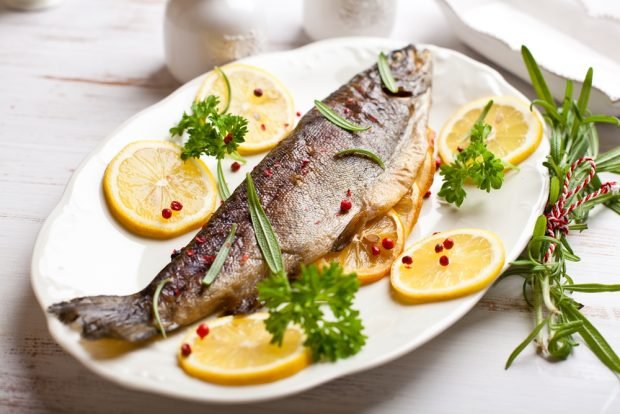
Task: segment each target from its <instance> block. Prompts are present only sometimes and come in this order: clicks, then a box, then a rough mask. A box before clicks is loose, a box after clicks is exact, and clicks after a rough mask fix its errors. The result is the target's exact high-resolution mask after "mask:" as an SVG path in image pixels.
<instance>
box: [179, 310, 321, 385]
mask: <svg viewBox="0 0 620 414" xmlns="http://www.w3.org/2000/svg"><path fill="white" fill-rule="evenodd" d="M267 316H268V314H267V313H257V314H253V315H248V316H225V317H223V318H218V319H215V320H213V321H210V322H208V324H207V326H208V334H207V335H206V336H204V337H202V338H201V336H200V335H199V333H200V327H198V328H197V329H195V330H193V331H192V332H190V333H189V334H188V335H187V336H186V337H185V339H184V340H183V343H182V345H181V347H180V348H179V352H178V360H179V364H180V365H181V367H182V368H183V369H184V370H185V372H187V373H188V374H189V375H191V376H194V377H197V378H200V379H203V380H205V381H209V382H214V383H217V384H226V385H246V384H261V383H265V382H272V381H276V380H279V379H282V378H285V377H288V376H291V375H293V374H295V373H296V372H298V371H300V370H301V369H303V368H304V367H306V366H307V365H308V364H309V363H310V361H311V359H310V358H311V356H310V353H309V351H308V350H307V348H305V347H304V345H303V342H304V340H305V337H304V334H303V331H302V330H301V328H299V327H298V326H296V325H289V327H288V328H287V330H286V332H285V333H284V339H283V341H282V346H278V345H274V344H271V343H270V341H271V334H270V333H269V332H268V331H267V330H266V329H265V324H264V320H265V319H266V318H267ZM203 333H204V330H203Z"/></svg>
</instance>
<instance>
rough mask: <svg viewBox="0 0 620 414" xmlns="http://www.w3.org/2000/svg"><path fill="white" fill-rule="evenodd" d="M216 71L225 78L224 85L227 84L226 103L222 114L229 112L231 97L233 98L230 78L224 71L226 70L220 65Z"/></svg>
mask: <svg viewBox="0 0 620 414" xmlns="http://www.w3.org/2000/svg"><path fill="white" fill-rule="evenodd" d="M215 71H216V72H217V73H218V74H219V75H220V76H221V77H222V79H223V80H224V85H225V86H226V105H224V109H222V112H220V113H221V114H225V113H226V112H228V108H229V107H230V99H231V98H232V95H231V89H230V81H229V80H228V76H226V73H224V71H223V70H222V69H221V68H220V67H219V66H216V67H215Z"/></svg>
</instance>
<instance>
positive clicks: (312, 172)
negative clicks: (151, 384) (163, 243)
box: [49, 46, 432, 342]
mask: <svg viewBox="0 0 620 414" xmlns="http://www.w3.org/2000/svg"><path fill="white" fill-rule="evenodd" d="M431 60H432V59H431V55H430V52H429V51H426V50H422V51H418V50H416V48H415V47H414V46H407V47H405V48H403V49H400V50H396V51H393V52H391V53H390V54H389V55H388V64H389V65H390V68H391V71H392V74H393V76H394V78H395V80H396V82H397V85H398V87H399V93H397V94H391V93H390V92H389V91H387V90H386V89H385V88H384V87H383V85H382V82H381V78H380V75H379V73H378V70H377V66H376V65H374V66H373V67H371V68H369V69H367V70H365V71H363V72H361V73H359V74H358V75H356V76H355V77H353V78H352V79H351V80H350V81H349V82H348V83H346V84H344V85H343V86H341V87H340V88H339V89H338V90H336V91H335V92H334V93H332V94H331V95H329V96H328V97H327V98H326V99H324V100H323V102H324V103H325V104H327V105H328V106H330V107H331V108H332V109H333V110H334V111H336V112H337V113H338V114H339V115H340V116H342V117H344V118H346V119H349V120H350V121H352V122H355V123H357V124H359V125H364V126H371V128H370V129H368V130H367V131H363V132H349V131H346V130H343V129H341V128H339V127H337V126H336V125H334V124H332V123H331V122H329V121H328V120H327V119H325V118H324V117H323V116H322V115H321V114H320V113H319V112H318V111H317V110H316V109H312V110H311V111H309V112H308V113H307V114H306V115H304V117H303V118H301V119H300V122H299V124H298V125H297V127H296V128H295V130H294V131H293V132H292V133H291V134H290V135H289V136H288V137H287V138H286V139H285V140H283V141H282V142H281V143H280V145H278V146H277V147H276V148H274V149H273V150H272V151H271V152H270V153H269V154H267V156H266V157H265V158H264V159H263V160H262V161H261V162H260V163H259V164H258V165H257V166H256V167H255V168H254V170H253V171H252V173H251V174H252V178H253V180H254V183H255V186H256V190H257V193H258V195H259V198H260V201H261V204H262V205H263V208H264V209H265V212H266V214H267V216H268V217H269V219H270V221H271V223H272V226H273V228H274V230H275V232H276V234H277V237H278V240H279V242H280V245H281V248H282V252H283V257H284V264H285V267H286V270H287V272H288V273H289V275H293V274H295V272H296V271H297V270H298V269H299V266H300V265H301V264H307V263H311V262H313V261H315V260H316V259H318V258H320V257H321V256H323V255H325V254H326V253H328V252H330V251H333V250H338V249H340V248H342V247H343V246H344V245H346V243H348V241H349V239H350V237H351V235H352V234H354V233H355V231H356V230H357V229H358V228H359V226H361V225H363V224H364V222H365V221H366V220H370V219H372V218H374V217H377V216H378V215H380V214H383V213H385V212H386V211H388V210H389V209H390V208H391V207H392V206H394V205H395V204H396V203H397V202H398V200H400V199H401V198H402V197H403V195H404V194H405V193H406V192H407V191H408V190H409V189H410V188H411V186H412V184H413V182H414V180H415V179H416V177H417V175H418V171H419V169H420V168H421V166H422V164H423V163H424V159H425V157H426V154H427V150H428V145H429V144H428V141H427V139H426V128H427V122H428V113H429V109H430V104H431V78H432V62H431ZM350 148H364V149H367V150H370V151H372V152H374V153H375V154H377V155H378V156H379V157H380V158H381V159H382V160H383V162H384V164H385V170H383V169H381V168H380V167H379V166H378V165H377V164H376V163H374V162H372V161H371V160H368V159H366V158H363V157H357V156H349V157H343V158H340V157H338V158H336V157H335V156H334V155H335V154H336V153H338V152H340V151H342V150H345V149H350ZM343 199H348V200H349V201H351V204H352V208H351V209H350V210H349V211H348V212H347V213H341V212H340V202H341V201H342V200H343ZM233 223H236V224H237V225H238V228H237V234H236V238H235V240H234V242H233V243H232V246H231V250H230V253H229V256H228V258H227V260H226V262H225V263H224V266H223V267H222V270H221V271H220V273H219V275H218V277H217V278H216V279H215V280H214V281H213V283H211V284H210V285H209V286H205V285H203V284H202V279H203V277H204V275H205V273H206V272H207V270H208V269H209V266H210V263H211V261H212V258H213V257H214V256H215V255H216V254H217V252H218V251H219V249H220V247H221V246H222V244H223V243H224V240H225V238H226V236H227V235H228V232H229V231H230V228H231V226H232V224H233ZM266 276H268V268H267V266H266V264H265V263H264V261H263V258H262V256H261V252H260V250H259V247H258V245H257V243H256V238H255V235H254V231H253V227H252V223H251V221H250V216H249V212H248V207H247V193H246V186H245V183H242V184H241V185H240V186H239V187H237V189H236V190H235V191H234V192H233V194H231V196H230V197H229V198H228V199H227V200H226V201H225V202H224V204H222V205H221V206H220V208H219V209H218V210H217V211H216V212H215V213H214V214H213V216H212V217H211V219H210V220H209V222H208V223H207V224H206V225H205V226H204V227H203V228H202V229H201V230H200V231H199V233H198V235H197V237H195V238H194V239H193V240H192V241H191V242H190V243H189V244H188V245H187V246H186V247H185V248H183V250H182V251H181V253H180V254H179V255H177V256H176V257H174V258H173V259H172V260H171V262H170V263H169V264H168V265H167V266H166V267H164V269H162V271H161V272H160V273H159V274H158V275H157V276H156V277H155V278H154V279H153V281H152V282H151V283H150V284H149V285H148V286H146V287H145V288H144V289H143V290H142V291H140V292H138V293H136V294H133V295H129V296H93V297H82V298H77V299H73V300H71V301H67V302H61V303H57V304H54V305H52V306H50V307H49V311H50V312H51V313H53V314H55V315H57V316H58V318H59V319H60V320H61V321H62V322H64V323H76V324H77V325H78V326H79V327H80V328H81V330H82V336H83V337H84V338H87V339H98V338H107V337H111V338H120V339H124V340H126V341H130V342H139V341H143V340H146V339H148V338H151V337H153V336H155V335H157V333H158V326H157V324H156V322H155V321H154V315H153V311H152V309H153V302H152V301H153V294H154V291H155V289H156V287H157V285H158V284H159V283H161V282H162V281H164V280H165V279H171V281H170V282H168V283H166V284H165V286H164V287H163V289H162V292H161V295H160V297H159V301H158V303H157V309H158V310H159V314H160V319H161V323H162V326H163V327H164V329H165V330H166V331H167V332H170V331H174V330H175V329H177V328H179V327H181V326H184V325H188V324H190V323H193V322H195V321H197V320H199V319H201V318H204V317H206V316H208V315H211V314H213V313H216V312H230V313H246V312H250V311H252V310H253V309H254V308H256V307H257V306H258V305H259V304H258V303H257V301H256V295H257V292H256V285H257V284H258V282H259V281H261V280H262V279H263V278H265V277H266Z"/></svg>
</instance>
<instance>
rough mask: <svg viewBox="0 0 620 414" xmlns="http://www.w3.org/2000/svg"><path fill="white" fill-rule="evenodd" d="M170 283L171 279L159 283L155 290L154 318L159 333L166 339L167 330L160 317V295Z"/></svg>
mask: <svg viewBox="0 0 620 414" xmlns="http://www.w3.org/2000/svg"><path fill="white" fill-rule="evenodd" d="M170 282H172V278H170V277H169V278H167V279H164V280H162V281H161V282H159V283H158V284H157V287H156V288H155V293H154V294H153V316H155V323H157V327H158V328H159V332H161V336H163V337H164V338H165V337H166V329H165V328H164V325H162V323H161V319H160V317H159V295H160V294H161V290H162V289H163V288H164V286H165V285H166V283H170Z"/></svg>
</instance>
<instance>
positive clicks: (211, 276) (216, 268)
mask: <svg viewBox="0 0 620 414" xmlns="http://www.w3.org/2000/svg"><path fill="white" fill-rule="evenodd" d="M236 233H237V223H233V225H232V226H231V227H230V232H229V233H228V236H226V239H225V240H224V244H222V247H220V251H219V252H217V255H216V256H215V260H213V263H212V264H211V267H210V268H209V271H208V272H207V274H206V275H205V277H204V278H203V279H202V284H203V285H207V286H208V285H210V284H211V283H213V281H214V280H215V278H216V277H217V275H218V274H219V273H220V271H221V270H222V267H224V263H225V262H226V258H227V257H228V254H229V253H230V249H231V247H232V243H233V241H234V239H235V235H236Z"/></svg>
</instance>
